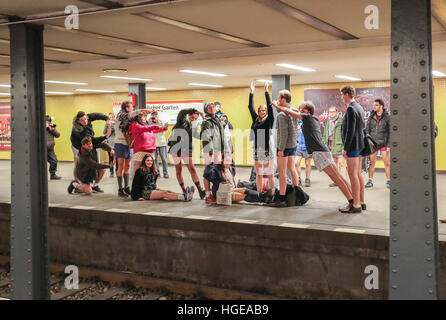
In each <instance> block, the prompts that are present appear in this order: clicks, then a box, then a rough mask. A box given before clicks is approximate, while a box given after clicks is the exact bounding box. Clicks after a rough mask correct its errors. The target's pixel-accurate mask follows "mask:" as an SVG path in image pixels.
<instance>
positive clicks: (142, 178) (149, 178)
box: [131, 168, 158, 200]
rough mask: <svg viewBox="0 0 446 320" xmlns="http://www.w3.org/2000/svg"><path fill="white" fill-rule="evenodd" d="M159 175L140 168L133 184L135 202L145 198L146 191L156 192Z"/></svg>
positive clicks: (132, 195) (132, 193)
mask: <svg viewBox="0 0 446 320" xmlns="http://www.w3.org/2000/svg"><path fill="white" fill-rule="evenodd" d="M157 178H158V176H157V175H155V174H153V173H151V172H148V171H147V170H144V169H143V168H139V169H138V170H136V172H135V177H134V178H133V182H132V192H131V197H132V199H133V200H138V199H139V198H142V197H143V193H144V191H147V190H156V179H157Z"/></svg>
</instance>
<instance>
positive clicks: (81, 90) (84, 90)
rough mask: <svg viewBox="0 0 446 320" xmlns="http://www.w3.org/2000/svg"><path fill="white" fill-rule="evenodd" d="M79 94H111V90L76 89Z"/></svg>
mask: <svg viewBox="0 0 446 320" xmlns="http://www.w3.org/2000/svg"><path fill="white" fill-rule="evenodd" d="M76 91H79V92H101V93H113V92H116V91H113V90H94V89H76Z"/></svg>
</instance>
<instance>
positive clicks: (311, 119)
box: [277, 101, 353, 203]
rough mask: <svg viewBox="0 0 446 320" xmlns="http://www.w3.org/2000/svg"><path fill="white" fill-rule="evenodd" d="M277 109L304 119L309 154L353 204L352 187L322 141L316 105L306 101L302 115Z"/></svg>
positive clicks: (288, 109)
mask: <svg viewBox="0 0 446 320" xmlns="http://www.w3.org/2000/svg"><path fill="white" fill-rule="evenodd" d="M277 108H278V109H279V110H280V111H281V112H284V113H286V114H288V115H290V116H292V117H294V118H298V119H302V131H303V135H304V137H305V144H306V147H307V150H308V152H309V153H311V154H313V160H314V164H315V166H316V168H318V169H319V171H323V172H325V173H326V174H327V175H328V176H329V177H330V179H331V180H332V181H333V182H334V183H336V185H337V186H338V187H339V189H340V190H341V192H342V193H343V194H344V196H345V198H346V199H347V200H348V201H349V203H353V196H352V192H351V187H350V185H349V184H348V182H347V180H345V178H344V177H343V176H342V175H341V174H340V173H339V171H338V169H337V167H336V165H335V163H334V160H333V156H332V154H331V152H330V151H329V149H328V147H327V146H326V145H325V143H324V141H323V139H322V133H321V127H320V125H319V119H318V118H316V117H315V116H314V109H315V107H314V105H313V103H312V102H310V101H306V102H304V103H302V104H301V105H300V106H299V110H301V113H298V112H295V111H293V110H291V109H290V108H284V107H283V106H277Z"/></svg>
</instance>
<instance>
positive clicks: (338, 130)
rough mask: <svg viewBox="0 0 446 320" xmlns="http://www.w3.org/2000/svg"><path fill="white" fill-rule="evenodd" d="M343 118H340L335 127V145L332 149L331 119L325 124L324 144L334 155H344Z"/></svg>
mask: <svg viewBox="0 0 446 320" xmlns="http://www.w3.org/2000/svg"><path fill="white" fill-rule="evenodd" d="M342 121H343V118H342V117H341V116H339V117H338V120H337V121H336V124H335V126H334V132H333V144H332V146H331V148H330V136H329V134H330V127H329V126H330V119H328V120H327V122H326V123H325V128H324V143H325V144H326V145H327V147H328V148H329V149H331V153H332V154H342V150H344V145H343V144H342V136H341V127H342Z"/></svg>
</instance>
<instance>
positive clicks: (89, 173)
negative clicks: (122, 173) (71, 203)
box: [68, 136, 115, 195]
mask: <svg viewBox="0 0 446 320" xmlns="http://www.w3.org/2000/svg"><path fill="white" fill-rule="evenodd" d="M99 147H100V148H101V149H103V150H105V151H107V152H110V155H111V156H112V157H113V158H114V157H115V152H114V150H113V149H112V148H111V147H110V145H108V144H107V143H106V142H101V144H100V145H99ZM92 151H93V141H92V138H91V137H89V136H87V137H84V138H83V139H82V142H81V148H80V150H79V161H78V164H77V166H76V177H77V179H78V180H79V181H80V183H78V182H77V181H76V180H73V181H71V183H70V185H69V186H68V193H70V194H71V193H72V192H73V190H74V189H77V190H78V191H79V192H81V193H85V194H86V195H90V194H92V193H93V190H99V191H96V192H103V191H102V190H101V189H100V188H99V186H98V183H99V182H100V181H101V179H102V177H103V176H104V173H105V170H106V169H109V168H113V166H114V165H115V160H113V162H111V163H109V164H100V163H98V162H96V160H95V157H94V155H93V153H92Z"/></svg>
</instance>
